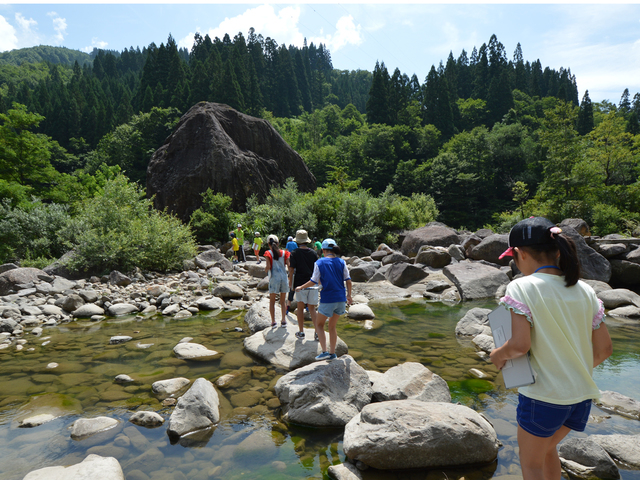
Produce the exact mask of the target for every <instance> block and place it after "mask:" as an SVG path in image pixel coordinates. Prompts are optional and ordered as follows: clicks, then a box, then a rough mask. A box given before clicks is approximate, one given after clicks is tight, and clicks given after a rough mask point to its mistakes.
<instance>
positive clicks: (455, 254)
mask: <svg viewBox="0 0 640 480" xmlns="http://www.w3.org/2000/svg"><path fill="white" fill-rule="evenodd" d="M447 252H448V253H449V255H451V258H455V259H456V260H457V261H459V262H461V261H462V260H464V259H465V258H466V257H467V255H466V253H465V252H464V249H463V248H462V247H461V246H460V245H449V248H447Z"/></svg>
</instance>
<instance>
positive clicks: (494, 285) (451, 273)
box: [443, 262, 509, 300]
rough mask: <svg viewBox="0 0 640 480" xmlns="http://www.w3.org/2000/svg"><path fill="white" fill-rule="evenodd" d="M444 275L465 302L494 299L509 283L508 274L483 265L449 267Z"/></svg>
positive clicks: (460, 264)
mask: <svg viewBox="0 0 640 480" xmlns="http://www.w3.org/2000/svg"><path fill="white" fill-rule="evenodd" d="M443 273H444V275H445V276H446V277H447V278H448V279H449V280H451V281H452V282H453V284H454V285H455V286H456V287H457V288H458V291H459V292H460V296H461V297H462V299H463V300H477V299H480V298H493V297H495V295H496V291H497V290H498V288H499V287H500V286H502V285H506V284H507V283H509V277H508V276H507V274H506V273H504V272H503V271H502V270H499V269H497V268H494V267H490V266H489V265H485V264H483V263H469V262H460V263H456V264H453V265H447V266H446V267H444V270H443Z"/></svg>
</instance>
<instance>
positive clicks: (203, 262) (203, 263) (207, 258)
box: [193, 249, 229, 271]
mask: <svg viewBox="0 0 640 480" xmlns="http://www.w3.org/2000/svg"><path fill="white" fill-rule="evenodd" d="M228 261H229V260H227V259H226V258H225V256H224V255H223V254H222V253H220V252H219V251H218V250H217V249H210V250H207V251H205V252H202V253H199V254H198V255H197V256H196V258H194V259H193V262H194V263H195V264H196V267H198V268H202V269H204V270H209V269H210V268H214V267H218V268H220V269H221V270H223V271H227V270H226V269H225V268H221V265H225V266H226V263H227V262H228Z"/></svg>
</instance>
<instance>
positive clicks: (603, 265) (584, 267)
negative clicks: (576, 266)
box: [561, 225, 615, 283]
mask: <svg viewBox="0 0 640 480" xmlns="http://www.w3.org/2000/svg"><path fill="white" fill-rule="evenodd" d="M561 228H562V233H564V234H565V235H567V236H569V237H571V238H572V239H573V241H574V242H575V244H576V250H577V252H578V258H579V259H580V268H581V272H582V278H586V279H589V280H600V281H601V282H607V283H609V280H611V274H612V264H611V263H609V261H608V260H607V259H606V258H604V257H603V256H602V255H600V254H599V253H598V252H596V251H595V250H594V249H593V248H591V247H590V246H589V245H587V242H585V240H584V238H582V235H580V234H579V233H578V232H577V231H576V230H575V229H574V228H572V227H571V226H568V225H565V226H564V227H561ZM612 261H615V260H612Z"/></svg>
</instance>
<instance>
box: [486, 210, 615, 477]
mask: <svg viewBox="0 0 640 480" xmlns="http://www.w3.org/2000/svg"><path fill="white" fill-rule="evenodd" d="M561 232H562V231H561V230H560V228H558V227H556V226H555V225H554V224H553V223H551V222H550V221H549V220H547V219H546V218H542V217H531V218H528V219H526V220H523V221H521V222H519V223H518V224H516V225H515V226H514V227H513V228H512V229H511V232H509V249H508V250H507V251H506V252H504V253H503V254H502V255H501V258H502V257H503V256H506V255H511V256H513V258H514V261H515V263H516V266H517V267H518V269H519V270H520V271H521V272H522V274H523V275H524V276H523V277H521V278H518V279H516V280H514V281H513V282H511V283H510V284H509V285H508V286H507V290H506V292H505V296H504V297H503V298H501V299H500V303H501V304H502V305H504V306H505V307H507V308H508V309H510V310H511V322H512V336H511V338H510V339H509V340H508V341H507V342H506V343H505V344H504V345H503V346H502V347H500V348H497V349H495V350H493V351H492V352H491V361H492V362H493V364H494V365H495V366H496V367H498V368H499V369H501V368H502V367H503V366H504V365H505V363H506V361H507V360H510V359H513V358H517V357H520V356H522V355H525V354H527V353H529V354H530V360H531V366H532V368H533V369H534V371H535V372H536V380H535V383H533V384H532V385H528V386H526V387H521V388H520V389H519V390H518V393H519V404H518V410H517V419H518V446H519V448H520V464H521V467H522V475H523V477H524V480H538V479H539V480H543V479H544V480H559V479H560V477H561V468H560V459H559V457H558V452H557V449H556V447H557V445H558V443H559V442H560V441H561V440H562V439H563V438H564V437H565V436H566V435H567V434H568V433H569V432H570V431H571V430H577V431H583V430H584V428H585V426H586V422H587V420H588V417H589V409H590V406H591V400H592V399H594V398H598V396H599V390H598V387H597V386H596V384H595V383H594V381H593V379H592V378H591V374H592V372H593V368H594V367H595V366H597V365H599V364H600V363H602V362H603V361H604V360H605V359H606V358H607V357H609V355H611V353H612V346H611V338H610V337H609V333H608V331H607V327H606V326H605V324H604V323H602V321H603V317H604V308H603V307H602V302H601V301H600V300H599V299H598V298H597V297H596V294H595V292H594V291H593V289H592V288H591V287H590V286H589V285H587V284H586V283H584V282H581V281H579V280H578V279H579V277H580V263H579V260H578V256H577V252H576V248H575V244H574V243H573V241H572V240H571V238H570V237H567V236H565V235H563V234H562V233H561Z"/></svg>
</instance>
